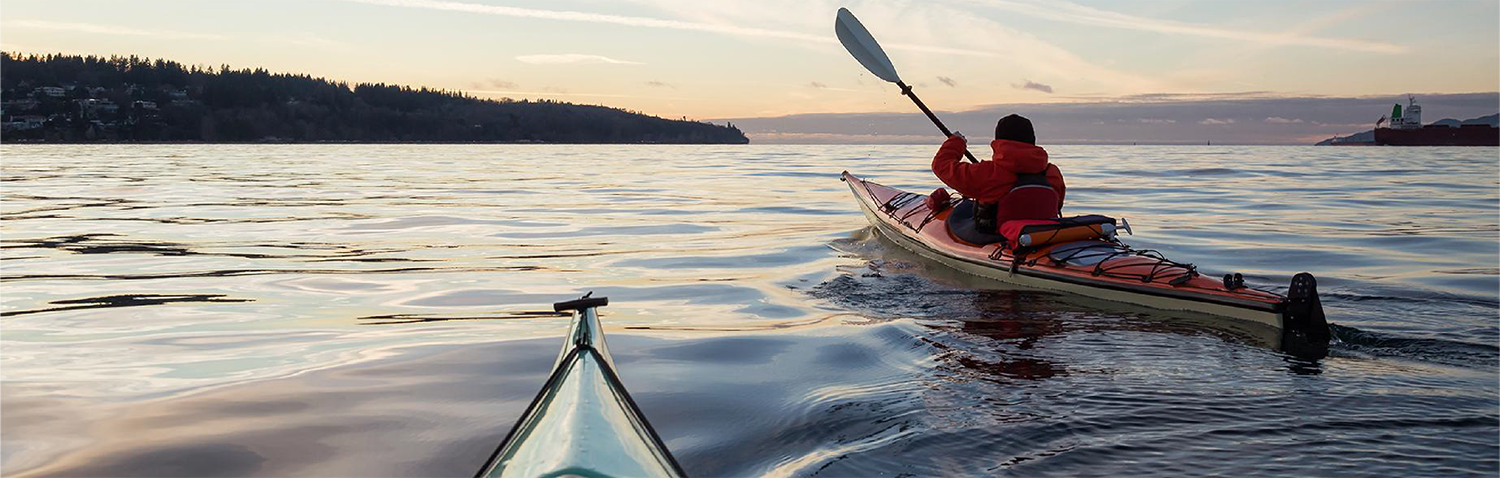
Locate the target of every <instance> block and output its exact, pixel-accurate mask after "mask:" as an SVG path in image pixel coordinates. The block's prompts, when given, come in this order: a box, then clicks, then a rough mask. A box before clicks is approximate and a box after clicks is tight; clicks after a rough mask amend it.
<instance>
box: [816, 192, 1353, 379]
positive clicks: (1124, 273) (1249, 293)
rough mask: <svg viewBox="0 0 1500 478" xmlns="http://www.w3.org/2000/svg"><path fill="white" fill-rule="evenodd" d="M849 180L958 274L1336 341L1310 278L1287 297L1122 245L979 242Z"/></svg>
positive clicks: (1313, 343)
mask: <svg viewBox="0 0 1500 478" xmlns="http://www.w3.org/2000/svg"><path fill="white" fill-rule="evenodd" d="M842 179H843V180H844V182H846V183H848V185H849V189H850V190H851V191H853V192H854V197H855V198H856V199H858V200H859V205H860V209H862V210H863V211H864V213H865V216H866V217H868V218H869V219H870V223H871V224H873V225H874V226H875V228H876V230H878V231H880V234H881V235H883V236H885V237H887V238H889V239H890V240H891V241H892V242H895V243H896V244H897V245H900V246H901V247H903V248H906V249H909V250H911V251H912V252H915V253H917V254H918V255H920V256H922V257H925V258H927V259H930V260H933V261H936V262H939V263H942V264H944V265H946V266H948V267H951V268H954V269H957V270H959V271H963V272H967V273H970V274H973V275H976V276H980V277H984V278H988V279H993V280H998V281H1001V282H1005V283H1009V284H1014V285H1019V286H1024V287H1033V288H1038V289H1046V290H1055V291H1061V292H1069V293H1074V294H1079V295H1083V296H1087V297H1094V298H1098V299H1103V300H1108V301H1113V302H1122V303H1127V304H1135V305H1141V306H1146V307H1151V308H1155V309H1160V310H1169V311H1186V312H1194V313H1199V314H1206V315H1209V316H1216V317H1228V318H1233V319H1239V320H1244V321H1248V322H1254V323H1258V324H1261V325H1263V326H1268V327H1271V328H1274V329H1275V330H1276V331H1277V332H1278V333H1279V335H1280V337H1279V339H1280V340H1279V341H1278V342H1279V345H1280V348H1281V349H1282V350H1284V351H1286V352H1289V353H1292V354H1294V355H1297V356H1300V357H1311V358H1321V357H1323V356H1324V355H1326V354H1327V347H1328V341H1329V338H1330V333H1329V328H1328V322H1327V320H1326V319H1325V318H1324V317H1323V305H1322V304H1321V303H1320V302H1319V300H1318V291H1317V281H1316V280H1315V279H1314V278H1313V276H1312V274H1308V273H1305V272H1304V273H1301V274H1297V276H1296V277H1294V278H1293V279H1292V283H1291V287H1290V288H1289V289H1288V291H1287V294H1286V295H1284V296H1283V295H1280V294H1275V293H1272V292H1266V291H1261V290H1256V289H1251V288H1247V287H1244V286H1243V285H1242V284H1239V283H1236V281H1235V280H1231V279H1230V278H1226V279H1225V280H1224V281H1222V282H1221V281H1218V280H1214V279H1210V278H1208V277H1203V276H1202V275H1200V274H1199V273H1198V271H1197V269H1196V268H1195V267H1193V265H1192V264H1183V263H1178V262H1174V261H1171V260H1169V259H1167V258H1165V257H1163V256H1162V255H1161V254H1159V253H1156V252H1154V251H1141V250H1136V249H1132V248H1130V247H1129V246H1126V245H1125V244H1122V243H1120V242H1119V241H1114V240H1106V239H1090V240H1083V241H1074V242H1065V243H1060V244H1049V245H1046V246H1043V247H1036V248H1026V249H1027V250H1025V251H1024V252H1016V251H1014V250H1010V249H1005V248H1003V247H1001V246H1000V245H998V244H986V245H978V244H972V243H968V242H965V241H963V240H961V239H958V238H957V237H955V236H954V235H953V234H952V233H951V232H949V230H948V222H947V221H948V215H949V213H950V212H951V211H952V208H946V209H941V210H937V211H934V210H932V209H931V208H930V207H928V205H927V201H926V199H927V196H925V195H922V194H916V193H911V192H906V191H902V190H899V189H896V188H892V187H888V186H884V185H880V184H876V183H873V182H870V181H865V180H863V179H860V178H859V177H857V176H855V175H853V174H850V173H849V172H847V171H845V172H844V174H843V178H842Z"/></svg>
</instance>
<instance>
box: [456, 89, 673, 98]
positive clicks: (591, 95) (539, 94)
mask: <svg viewBox="0 0 1500 478" xmlns="http://www.w3.org/2000/svg"><path fill="white" fill-rule="evenodd" d="M542 89H543V90H559V89H560V88H542ZM464 91H465V92H468V93H472V94H476V95H483V96H490V97H501V96H504V97H555V96H573V97H582V98H645V99H653V100H686V99H689V98H683V97H676V96H641V95H626V94H617V93H567V92H558V91H508V90H464Z"/></svg>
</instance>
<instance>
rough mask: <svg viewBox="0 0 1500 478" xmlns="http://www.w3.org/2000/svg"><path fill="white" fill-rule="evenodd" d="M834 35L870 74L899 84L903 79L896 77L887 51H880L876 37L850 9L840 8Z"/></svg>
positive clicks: (834, 25) (894, 68) (835, 21)
mask: <svg viewBox="0 0 1500 478" xmlns="http://www.w3.org/2000/svg"><path fill="white" fill-rule="evenodd" d="M833 33H834V34H835V35H838V37H839V43H843V44H844V49H846V50H849V54H850V55H854V59H855V60H859V64H861V65H864V66H865V69H866V70H870V73H872V74H874V75H875V76H878V77H880V79H882V80H885V81H889V82H891V83H897V82H900V81H901V77H900V76H898V75H896V65H892V64H891V59H890V57H887V56H885V50H882V49H880V44H879V43H876V42H875V37H874V36H871V35H870V31H869V30H866V29H865V26H864V25H863V24H861V23H859V19H858V18H854V14H853V13H849V9H847V8H840V9H839V15H838V18H837V19H835V20H834V22H833Z"/></svg>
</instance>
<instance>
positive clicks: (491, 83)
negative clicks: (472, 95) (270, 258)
mask: <svg viewBox="0 0 1500 478" xmlns="http://www.w3.org/2000/svg"><path fill="white" fill-rule="evenodd" d="M470 86H471V87H473V88H476V89H483V88H494V89H497V90H514V89H517V88H520V85H517V84H516V82H514V81H509V80H503V79H500V78H489V79H485V80H481V81H476V82H474V83H471V84H470ZM476 91H478V90H476Z"/></svg>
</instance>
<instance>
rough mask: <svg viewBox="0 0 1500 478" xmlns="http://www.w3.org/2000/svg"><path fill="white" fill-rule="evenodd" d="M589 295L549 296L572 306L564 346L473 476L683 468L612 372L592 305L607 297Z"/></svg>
mask: <svg viewBox="0 0 1500 478" xmlns="http://www.w3.org/2000/svg"><path fill="white" fill-rule="evenodd" d="M592 295H593V293H592V292H591V293H589V294H585V295H584V296H583V297H580V298H578V299H573V300H568V301H563V302H558V303H555V304H552V308H553V310H556V311H559V312H561V311H564V310H571V311H573V321H572V323H571V325H569V328H568V334H567V339H566V341H565V342H563V348H562V352H561V353H559V354H558V357H557V361H556V362H555V363H554V364H553V365H552V373H551V375H549V376H548V377H547V382H546V384H545V385H543V386H542V390H541V391H540V392H538V393H537V395H536V398H534V399H532V401H531V404H530V405H528V406H527V407H526V411H525V412H523V413H521V418H520V419H518V420H517V421H516V424H515V426H513V427H511V429H510V433H509V434H508V435H506V437H505V440H504V441H502V442H501V444H500V446H499V447H498V448H496V449H495V452H494V453H493V454H491V455H490V458H489V460H487V461H486V462H485V464H484V467H482V468H480V469H479V472H478V473H476V474H475V475H474V476H475V477H476V478H479V477H526V478H535V477H560V476H581V477H596V478H614V477H652V478H675V477H682V476H685V475H686V474H685V473H683V471H682V467H681V466H680V465H678V464H677V459H676V458H673V457H672V454H671V453H670V452H669V451H667V446H666V444H665V443H664V442H662V439H661V437H660V436H658V435H657V434H656V430H654V429H652V428H651V424H650V423H649V422H647V421H646V415H645V414H644V413H642V412H641V409H640V407H639V406H637V405H636V403H635V400H634V399H632V398H631V397H630V394H629V393H627V392H626V391H625V384H624V382H622V381H621V380H620V376H619V375H618V374H617V373H616V372H615V363H614V359H613V358H611V357H610V354H609V348H608V347H607V346H606V345H605V343H604V328H603V327H602V326H600V325H599V316H598V314H597V313H596V312H595V311H594V309H595V308H597V307H601V306H604V305H605V304H608V303H609V299H608V298H605V297H592Z"/></svg>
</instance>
